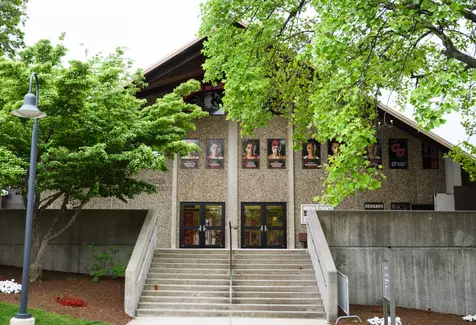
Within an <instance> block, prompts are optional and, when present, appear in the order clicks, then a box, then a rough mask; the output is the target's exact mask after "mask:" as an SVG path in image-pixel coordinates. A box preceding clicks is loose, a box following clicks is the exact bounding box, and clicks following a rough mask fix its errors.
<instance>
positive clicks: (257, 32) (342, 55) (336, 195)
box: [200, 0, 476, 204]
mask: <svg viewBox="0 0 476 325" xmlns="http://www.w3.org/2000/svg"><path fill="white" fill-rule="evenodd" d="M475 11H476V5H475V4H474V1H473V0H362V1H347V0H344V1H341V0H278V1H274V0H273V1H268V0H265V1H262V0H259V1H258V0H229V1H221V0H208V1H207V2H206V3H205V4H204V5H203V6H202V26H201V29H200V32H201V34H202V35H204V36H207V41H206V42H205V49H204V53H205V55H206V56H207V60H206V62H205V65H204V67H205V71H206V75H205V77H206V79H207V80H210V81H226V83H225V92H226V96H225V98H224V103H225V109H226V110H227V112H228V114H229V116H230V117H231V118H232V119H235V120H239V121H241V123H242V126H243V132H244V133H250V132H251V131H252V130H254V129H255V128H256V127H262V126H265V125H267V123H268V122H269V120H270V119H272V118H273V113H276V112H279V113H282V114H292V121H291V123H292V124H293V126H294V130H295V135H294V136H295V138H294V141H295V144H296V145H299V144H300V142H301V141H302V140H304V139H306V138H307V137H314V138H316V139H317V140H318V141H320V142H325V141H326V140H330V139H336V140H337V141H339V142H341V143H342V145H341V150H340V154H339V155H338V156H337V157H335V158H334V157H332V158H331V159H330V164H328V166H327V167H326V170H327V174H328V177H327V179H326V181H325V183H324V184H325V186H326V191H325V193H324V195H323V196H321V197H320V198H318V199H320V200H321V201H323V202H330V203H333V204H337V203H339V202H340V201H341V200H342V199H343V198H344V197H346V196H348V195H352V194H353V193H354V192H355V191H360V190H363V189H367V188H369V189H374V188H377V187H379V186H380V182H381V180H382V178H383V177H384V176H383V175H382V174H381V172H380V171H379V170H378V169H373V168H367V165H368V161H367V160H366V158H365V157H364V153H365V150H366V147H367V146H368V145H369V144H371V143H374V142H375V128H374V125H375V119H376V103H377V98H378V97H379V96H380V95H381V93H382V91H383V90H385V91H386V92H391V93H394V94H396V95H397V98H398V100H397V102H398V104H399V105H400V106H402V107H405V106H406V105H407V104H411V105H412V106H413V107H415V110H414V118H415V119H416V121H418V122H419V123H420V125H421V126H422V127H424V128H426V129H427V130H429V129H432V128H434V127H436V126H438V125H440V124H441V123H443V122H444V115H445V113H448V112H452V111H458V112H460V113H461V114H462V116H463V117H464V122H463V126H464V127H465V129H466V132H467V134H468V135H469V136H472V135H474V133H475V130H476V123H475V111H474V105H475V98H476V96H475V95H476V93H475V91H476V90H475V87H474V86H475V82H476V73H475V68H476V56H475V51H476V49H475V44H476V13H475ZM242 20H244V21H246V24H245V27H243V26H240V24H238V23H237V22H238V21H242ZM460 149H462V150H463V151H459V153H458V154H453V155H452V157H453V159H455V160H457V161H459V162H462V163H466V164H465V165H464V167H465V168H466V169H467V170H468V171H469V172H470V174H472V175H473V177H475V176H476V170H475V169H474V167H471V166H474V159H473V158H472V157H471V156H467V155H466V153H467V152H473V153H474V152H475V148H474V146H472V145H471V144H469V143H467V142H466V143H463V144H461V148H460ZM467 160H469V161H473V162H472V165H471V164H468V162H467Z"/></svg>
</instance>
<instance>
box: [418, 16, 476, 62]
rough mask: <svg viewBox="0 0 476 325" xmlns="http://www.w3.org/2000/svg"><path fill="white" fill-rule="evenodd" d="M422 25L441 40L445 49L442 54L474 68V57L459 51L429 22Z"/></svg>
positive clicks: (475, 60)
mask: <svg viewBox="0 0 476 325" xmlns="http://www.w3.org/2000/svg"><path fill="white" fill-rule="evenodd" d="M424 26H425V27H426V28H427V29H428V30H430V31H431V32H432V33H433V34H434V35H435V36H437V37H438V38H439V39H440V40H441V41H442V43H443V46H444V47H445V49H446V50H445V51H444V52H443V54H444V55H446V56H447V57H448V58H452V59H455V60H457V61H460V62H463V63H465V64H466V65H467V66H468V67H469V68H472V69H476V59H475V58H473V57H471V56H469V55H467V54H465V53H463V52H461V51H459V50H458V49H457V48H456V46H455V45H454V44H453V41H452V40H451V39H450V38H449V37H448V36H447V35H446V34H445V33H443V32H442V31H441V30H440V29H438V28H437V27H435V26H433V25H431V24H424Z"/></svg>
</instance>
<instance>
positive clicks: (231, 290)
mask: <svg viewBox="0 0 476 325" xmlns="http://www.w3.org/2000/svg"><path fill="white" fill-rule="evenodd" d="M228 228H230V237H229V238H230V239H229V240H230V306H231V304H232V301H233V250H232V243H233V241H232V239H231V234H232V229H233V228H232V227H231V221H228Z"/></svg>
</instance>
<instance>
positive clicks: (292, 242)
mask: <svg viewBox="0 0 476 325" xmlns="http://www.w3.org/2000/svg"><path fill="white" fill-rule="evenodd" d="M289 119H290V120H291V119H292V115H291V113H290V114H289ZM286 156H287V159H286V160H287V164H288V216H287V219H288V220H287V225H288V249H294V248H296V234H295V230H294V229H295V227H294V223H295V217H294V150H293V127H292V125H289V126H288V152H287V154H286Z"/></svg>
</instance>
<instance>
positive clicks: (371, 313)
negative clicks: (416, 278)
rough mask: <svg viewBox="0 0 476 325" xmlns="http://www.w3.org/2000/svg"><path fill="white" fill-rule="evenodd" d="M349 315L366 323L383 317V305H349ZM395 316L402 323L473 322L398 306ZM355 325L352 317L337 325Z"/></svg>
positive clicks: (448, 324)
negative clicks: (371, 319)
mask: <svg viewBox="0 0 476 325" xmlns="http://www.w3.org/2000/svg"><path fill="white" fill-rule="evenodd" d="M350 312H351V315H357V316H359V317H360V319H362V323H363V324H366V321H367V319H369V318H373V317H376V316H377V317H380V318H382V317H383V307H380V306H364V305H350ZM395 314H396V316H397V317H400V319H401V321H402V324H403V325H423V324H424V325H457V324H460V325H461V324H474V323H468V322H465V321H463V319H462V318H461V317H462V316H458V315H454V314H442V313H435V312H432V311H425V310H418V309H409V308H399V307H397V308H396V310H395ZM341 324H342V325H350V324H352V325H356V324H359V322H355V320H353V319H344V320H341V321H339V324H338V325H341Z"/></svg>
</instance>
